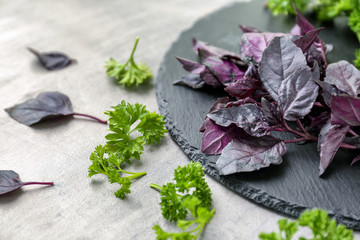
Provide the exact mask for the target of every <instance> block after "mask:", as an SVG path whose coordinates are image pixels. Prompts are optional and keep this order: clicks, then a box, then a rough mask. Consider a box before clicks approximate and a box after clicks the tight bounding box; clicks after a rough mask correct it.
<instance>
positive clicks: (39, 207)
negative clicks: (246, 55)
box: [0, 0, 282, 240]
mask: <svg viewBox="0 0 360 240" xmlns="http://www.w3.org/2000/svg"><path fill="white" fill-rule="evenodd" d="M0 4H1V8H0V32H1V34H0V69H1V73H0V107H1V108H3V109H4V108H6V107H9V106H12V105H14V104H16V103H18V102H20V101H23V100H25V99H27V98H29V97H33V96H35V95H36V94H37V93H39V92H42V91H54V90H57V91H61V92H63V93H65V94H67V95H68V96H69V97H70V98H71V100H72V102H73V106H74V110H75V111H78V112H84V113H89V114H93V115H96V116H98V117H102V118H105V115H104V114H103V112H104V111H105V110H108V109H109V108H110V106H113V105H116V104H118V103H120V101H121V100H123V99H124V100H127V101H129V102H131V103H135V102H140V103H142V104H146V105H147V106H148V109H149V110H151V111H158V105H157V101H156V97H155V88H154V81H153V82H152V83H151V84H149V85H146V86H142V87H140V88H138V89H132V90H126V89H124V88H123V87H121V86H118V85H116V84H115V83H114V82H113V81H112V80H111V79H110V78H108V77H106V75H105V73H104V68H103V65H104V62H105V61H106V60H108V59H109V57H114V58H116V59H119V60H125V59H126V58H127V56H128V54H129V52H130V51H131V47H132V45H133V41H134V39H135V37H136V36H140V38H141V40H140V43H139V46H138V51H137V53H136V59H137V60H138V61H144V62H146V63H148V64H149V65H150V67H151V69H152V70H153V71H154V73H155V74H156V72H157V69H158V68H159V66H160V62H161V60H162V58H163V56H164V54H165V52H166V50H167V49H168V48H169V47H170V45H171V43H172V42H173V41H174V40H175V39H176V38H177V36H178V35H179V33H180V32H181V31H182V30H184V29H187V28H189V27H190V26H192V23H193V22H194V21H195V20H197V19H198V18H201V17H204V16H206V15H208V14H209V13H211V12H213V11H216V10H217V9H219V8H220V7H222V6H223V5H224V1H222V0H197V1H191V0H176V1H166V0H158V1H146V0H134V1H125V0H122V1H115V0H112V1H110V0H109V1H96V0H86V1H70V0H64V1H45V0H38V1H25V0H12V1H5V0H1V1H0ZM26 47H33V48H35V49H38V50H41V51H51V50H58V51H63V52H65V53H67V54H69V55H70V56H71V57H74V58H76V59H77V60H78V64H76V65H73V66H70V67H69V68H67V69H64V70H61V71H57V72H48V71H46V70H44V69H43V68H42V67H41V66H39V64H38V63H37V62H36V60H35V58H34V56H33V55H32V54H30V53H29V52H28V51H27V50H26ZM106 129H107V127H106V126H104V125H102V124H98V123H95V122H93V121H89V120H83V119H76V120H59V121H56V122H48V123H42V124H39V125H37V126H34V127H32V128H30V127H27V126H25V125H21V124H19V123H18V122H16V121H14V120H13V119H11V118H9V116H8V115H7V114H6V113H5V111H0V155H1V158H0V168H1V169H12V170H14V171H16V172H18V173H19V174H20V176H21V178H22V180H24V181H32V180H34V181H54V182H55V186H53V187H45V188H44V187H37V186H28V187H24V188H23V189H21V190H18V191H15V192H12V193H9V194H7V195H3V196H0V214H1V223H2V226H1V227H0V239H6V240H18V239H20V240H21V239H71V240H72V239H84V240H85V239H136V240H137V239H139V240H143V239H154V238H155V234H154V233H153V230H152V229H151V227H152V226H153V225H154V224H160V225H161V226H163V227H165V228H166V229H169V230H174V229H176V227H175V226H174V225H173V224H170V223H167V222H165V221H164V220H163V218H162V216H161V211H160V208H159V205H158V203H159V201H160V198H159V194H158V193H157V192H156V191H154V190H152V189H150V188H149V187H148V186H149V184H150V183H152V182H154V183H159V184H162V183H164V182H166V181H169V180H171V178H172V175H173V170H174V168H176V167H177V166H178V165H185V164H187V163H188V162H189V160H188V158H187V156H186V155H185V154H184V153H183V152H182V150H181V149H180V148H179V147H178V146H177V144H176V143H175V142H174V141H173V140H172V139H171V137H170V136H169V135H167V136H166V137H165V139H164V140H163V141H162V142H161V144H159V145H158V146H153V147H147V148H146V149H145V154H144V155H143V156H142V159H141V161H140V162H137V163H135V164H133V165H132V166H131V167H129V168H128V169H129V170H135V171H144V170H145V171H147V173H148V174H147V175H146V176H145V177H143V178H142V179H139V180H138V181H136V182H135V183H134V184H133V186H132V194H131V195H129V197H128V198H127V199H126V200H123V201H122V200H119V199H117V198H115V196H114V194H113V192H114V191H115V190H116V187H117V186H116V185H111V184H108V183H107V180H106V178H105V177H102V176H96V177H94V178H93V179H89V178H88V177H87V168H88V166H89V160H88V158H89V155H90V153H91V152H92V151H93V149H94V147H95V146H96V145H98V144H102V143H104V141H105V139H104V136H105V135H106V133H107V130H106ZM207 180H208V182H209V184H210V187H211V189H212V191H213V198H214V204H213V206H214V208H215V209H216V215H215V218H214V219H213V220H212V221H211V223H210V224H209V225H208V227H207V228H206V230H205V233H204V234H203V236H202V237H201V239H209V240H212V239H214V240H215V239H244V240H248V239H257V236H258V234H259V232H260V231H271V230H274V229H276V228H277V227H276V221H277V220H278V219H279V218H281V217H282V216H281V215H279V214H277V213H274V212H272V211H269V210H268V209H265V208H263V207H261V206H258V205H256V204H254V203H253V202H250V201H248V200H246V199H244V198H242V197H239V196H238V195H237V194H235V193H233V192H232V191H230V190H228V189H226V188H224V187H223V186H222V185H221V184H219V183H218V182H216V181H214V180H213V179H212V178H210V177H207Z"/></svg>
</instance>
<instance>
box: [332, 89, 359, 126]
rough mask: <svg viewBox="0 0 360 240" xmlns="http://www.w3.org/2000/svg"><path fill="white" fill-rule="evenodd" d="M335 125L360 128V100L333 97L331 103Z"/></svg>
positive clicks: (348, 97)
mask: <svg viewBox="0 0 360 240" xmlns="http://www.w3.org/2000/svg"><path fill="white" fill-rule="evenodd" d="M330 108H331V123H332V124H333V125H350V126H360V111H359V109H360V98H356V97H351V96H344V95H341V96H333V97H332V98H331V101H330Z"/></svg>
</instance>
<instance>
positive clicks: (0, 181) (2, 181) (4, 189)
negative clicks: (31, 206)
mask: <svg viewBox="0 0 360 240" xmlns="http://www.w3.org/2000/svg"><path fill="white" fill-rule="evenodd" d="M32 184H41V185H54V183H53V182H22V181H21V180H20V177H19V174H17V173H16V172H14V171H11V170H0V195H2V194H5V193H8V192H11V191H14V190H16V189H18V188H20V187H22V186H24V185H32Z"/></svg>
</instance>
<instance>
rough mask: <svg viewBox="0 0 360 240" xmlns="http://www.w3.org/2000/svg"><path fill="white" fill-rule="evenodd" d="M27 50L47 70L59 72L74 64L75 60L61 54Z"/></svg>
mask: <svg viewBox="0 0 360 240" xmlns="http://www.w3.org/2000/svg"><path fill="white" fill-rule="evenodd" d="M28 50H29V51H30V52H32V53H33V54H35V56H36V57H37V58H38V59H39V61H40V63H41V64H42V65H43V66H44V67H45V68H46V69H47V70H60V69H63V68H65V67H67V66H69V65H70V64H72V63H75V62H76V60H75V59H71V58H69V57H68V56H67V55H66V54H64V53H61V52H49V53H40V52H38V51H37V50H35V49H32V48H28Z"/></svg>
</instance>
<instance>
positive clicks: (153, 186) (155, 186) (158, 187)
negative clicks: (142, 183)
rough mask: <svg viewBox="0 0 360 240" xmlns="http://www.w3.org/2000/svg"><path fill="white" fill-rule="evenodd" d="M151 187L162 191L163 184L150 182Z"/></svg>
mask: <svg viewBox="0 0 360 240" xmlns="http://www.w3.org/2000/svg"><path fill="white" fill-rule="evenodd" d="M150 187H151V188H154V189H156V190H158V191H161V190H162V186H160V185H157V184H155V183H151V184H150Z"/></svg>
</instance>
